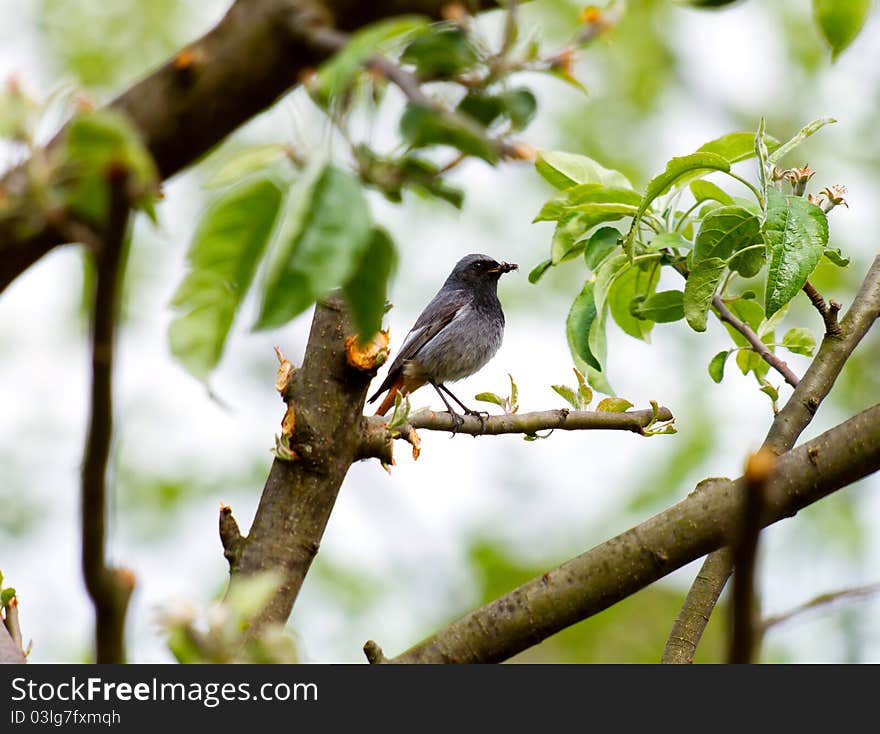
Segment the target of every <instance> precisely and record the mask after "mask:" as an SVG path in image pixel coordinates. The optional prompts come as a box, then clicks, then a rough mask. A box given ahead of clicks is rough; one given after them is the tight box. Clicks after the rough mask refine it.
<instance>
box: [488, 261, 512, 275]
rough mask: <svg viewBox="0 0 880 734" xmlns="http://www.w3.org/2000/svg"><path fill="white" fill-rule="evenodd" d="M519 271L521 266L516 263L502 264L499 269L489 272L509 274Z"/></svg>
mask: <svg viewBox="0 0 880 734" xmlns="http://www.w3.org/2000/svg"><path fill="white" fill-rule="evenodd" d="M517 269H519V265H517V264H516V263H501V264H500V265H499V266H498V267H497V268H492V269H491V270H489V271H488V272H490V273H509V272H510V271H511V270H517Z"/></svg>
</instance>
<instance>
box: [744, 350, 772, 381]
mask: <svg viewBox="0 0 880 734" xmlns="http://www.w3.org/2000/svg"><path fill="white" fill-rule="evenodd" d="M771 351H772V350H771ZM736 365H737V367H739V369H740V372H742V373H743V374H744V375H747V374H749V372H754V373H755V377H758V378H762V377H764V375H766V374H767V372H769V371H770V365H769V364H767V362H765V361H764V360H763V359H762V358H761V355H759V354H758V353H757V352H755V351H754V350H752V349H743V350H740V351H739V352H737V353H736Z"/></svg>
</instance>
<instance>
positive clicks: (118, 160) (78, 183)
mask: <svg viewBox="0 0 880 734" xmlns="http://www.w3.org/2000/svg"><path fill="white" fill-rule="evenodd" d="M58 155H60V157H61V162H62V165H63V166H64V167H65V168H67V169H70V170H71V172H72V173H73V174H74V176H73V181H72V183H71V184H70V187H69V188H68V189H67V190H66V191H65V199H66V203H67V205H68V206H69V207H70V209H71V210H72V211H73V213H74V214H75V215H76V216H77V217H80V218H82V219H85V220H86V221H88V222H89V223H90V224H93V225H98V226H103V224H104V223H105V221H106V219H107V215H108V213H109V210H110V197H111V193H110V181H109V179H108V172H109V169H111V168H113V167H116V168H122V169H124V170H125V171H126V172H127V174H128V181H127V183H126V186H127V189H128V191H130V192H132V193H133V197H132V200H133V202H134V204H135V206H138V207H141V208H145V207H149V206H150V204H151V202H152V200H153V199H154V198H155V195H156V193H157V192H158V173H157V171H156V165H155V164H154V163H153V159H152V158H151V157H150V153H149V151H147V149H146V147H145V146H144V144H143V142H142V140H141V137H140V133H139V132H138V130H137V128H135V127H134V125H132V123H131V122H130V121H129V120H128V118H127V117H126V116H125V115H123V114H122V113H121V112H119V111H117V110H112V109H104V110H99V111H97V112H90V113H88V114H81V115H77V116H76V117H74V118H73V119H72V120H71V121H70V123H69V124H68V126H67V128H66V130H65V133H64V142H63V144H62V146H61V148H60V150H59V152H58Z"/></svg>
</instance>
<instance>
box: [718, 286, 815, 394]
mask: <svg viewBox="0 0 880 734" xmlns="http://www.w3.org/2000/svg"><path fill="white" fill-rule="evenodd" d="M712 305H713V306H714V307H715V310H716V311H717V312H718V318H720V319H721V320H722V321H724V322H726V323H728V324H730V325H731V326H732V327H733V328H734V329H736V330H737V331H738V332H739V333H740V334H742V335H743V337H745V339H746V341H747V342H748V343H749V344H750V345H751V346H752V349H754V350H755V352H756V353H757V354H758V356H759V357H761V359H763V360H764V361H765V362H766V363H767V364H769V365H770V366H771V367H772V368H773V369H775V370H776V371H777V372H778V373H779V374H780V375H782V377H783V378H784V379H785V381H786V382H787V383H788V384H789V385H791V386H792V387H797V385H798V382H800V380H799V378H798V376H797V375H796V374H795V373H794V372H792V370H791V367H789V366H788V365H787V364H786V363H785V361H784V360H782V359H780V358H779V356H778V355H776V354H774V353H773V352H772V351H770V347H768V346H767V345H766V344H764V342H762V341H761V337H759V336H758V335H757V334H756V333H755V332H754V331H753V330H752V327H751V326H749V325H748V324H747V323H746V322H745V321H742V320H740V319H738V318H737V317H736V316H734V315H733V313H732V312H731V310H730V309H729V308H727V306H726V305H725V304H724V301H723V300H722V299H721V296H720V295H717V294H716V295H715V296H714V297H713V298H712Z"/></svg>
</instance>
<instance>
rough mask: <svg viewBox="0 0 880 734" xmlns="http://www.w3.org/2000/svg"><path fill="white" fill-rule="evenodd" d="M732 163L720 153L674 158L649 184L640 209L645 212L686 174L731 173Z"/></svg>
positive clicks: (692, 154) (694, 154) (693, 154)
mask: <svg viewBox="0 0 880 734" xmlns="http://www.w3.org/2000/svg"><path fill="white" fill-rule="evenodd" d="M729 170H730V162H729V161H728V160H727V159H726V158H725V157H724V156H721V155H719V154H718V153H691V154H690V155H684V156H679V157H677V158H673V159H672V160H670V161H669V162H668V163H667V164H666V170H665V171H663V173H661V174H659V175H657V176H655V177H654V178H652V179H651V180H650V181H649V182H648V186H647V188H646V189H645V196H644V197H643V198H642V203H641V206H640V207H639V208H640V210H641V211H642V212H644V211H645V210H646V209H647V208H648V206H649V205H650V204H651V202H652V201H654V199H656V198H657V197H658V196H661V195H662V194H665V193H666V192H667V191H669V189H670V188H672V186H673V185H674V184H675V182H676V181H678V180H679V179H680V178H681V177H682V176H684V175H685V174H686V173H691V172H695V171H729Z"/></svg>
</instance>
